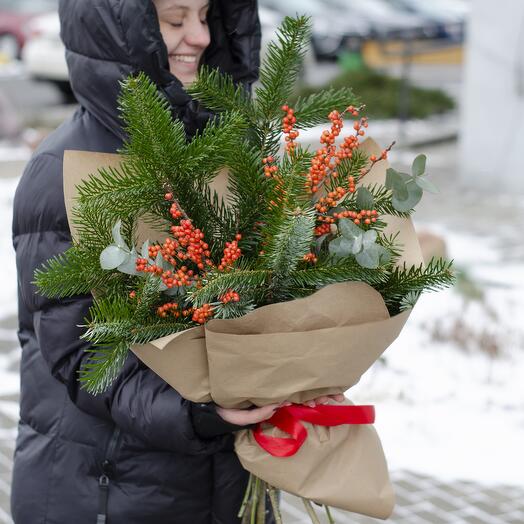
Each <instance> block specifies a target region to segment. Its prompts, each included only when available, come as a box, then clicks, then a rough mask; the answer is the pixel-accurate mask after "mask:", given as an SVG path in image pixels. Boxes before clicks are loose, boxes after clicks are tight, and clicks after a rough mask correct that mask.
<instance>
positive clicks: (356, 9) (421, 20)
mask: <svg viewBox="0 0 524 524" xmlns="http://www.w3.org/2000/svg"><path fill="white" fill-rule="evenodd" d="M324 2H325V3H326V4H328V5H330V6H331V7H332V8H334V9H337V10H338V12H339V16H340V17H347V18H353V17H355V16H356V17H358V18H359V19H364V20H366V21H367V23H368V24H369V26H370V36H371V37H372V38H378V39H381V40H387V39H391V40H396V39H410V38H434V37H435V36H436V35H437V34H438V32H439V28H438V27H436V24H435V23H434V22H433V21H428V19H427V18H426V17H422V16H420V15H418V14H416V13H412V12H407V10H406V9H404V8H402V9H395V8H393V7H392V6H391V5H390V4H389V3H388V2H387V1H386V0H365V1H362V0H324Z"/></svg>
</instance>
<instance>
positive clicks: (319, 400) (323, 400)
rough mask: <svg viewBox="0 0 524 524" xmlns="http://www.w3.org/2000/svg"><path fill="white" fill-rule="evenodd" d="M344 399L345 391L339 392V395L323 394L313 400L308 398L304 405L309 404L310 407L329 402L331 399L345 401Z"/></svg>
mask: <svg viewBox="0 0 524 524" xmlns="http://www.w3.org/2000/svg"><path fill="white" fill-rule="evenodd" d="M344 399H345V397H344V395H343V393H339V394H337V395H322V396H320V397H317V398H315V399H313V400H308V401H307V402H304V405H306V406H309V407H310V408H314V407H315V406H321V405H324V404H329V402H330V401H331V400H334V401H335V402H344Z"/></svg>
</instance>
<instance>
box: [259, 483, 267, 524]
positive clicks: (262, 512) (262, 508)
mask: <svg viewBox="0 0 524 524" xmlns="http://www.w3.org/2000/svg"><path fill="white" fill-rule="evenodd" d="M265 522H266V483H265V482H264V481H263V480H261V481H260V492H259V499H258V508H257V524H265Z"/></svg>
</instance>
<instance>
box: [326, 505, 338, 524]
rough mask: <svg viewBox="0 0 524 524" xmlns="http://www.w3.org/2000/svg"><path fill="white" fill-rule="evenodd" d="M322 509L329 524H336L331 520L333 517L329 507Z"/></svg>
mask: <svg viewBox="0 0 524 524" xmlns="http://www.w3.org/2000/svg"><path fill="white" fill-rule="evenodd" d="M324 508H325V510H326V515H327V518H328V522H329V524H336V523H335V519H334V518H333V515H331V510H330V509H329V506H324Z"/></svg>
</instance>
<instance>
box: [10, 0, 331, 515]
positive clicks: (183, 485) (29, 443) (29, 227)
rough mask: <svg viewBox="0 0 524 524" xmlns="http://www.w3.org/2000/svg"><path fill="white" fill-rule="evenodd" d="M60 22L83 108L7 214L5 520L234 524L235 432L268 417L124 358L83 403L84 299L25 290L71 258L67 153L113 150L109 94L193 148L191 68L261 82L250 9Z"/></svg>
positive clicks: (141, 9)
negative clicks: (10, 293) (181, 134)
mask: <svg viewBox="0 0 524 524" xmlns="http://www.w3.org/2000/svg"><path fill="white" fill-rule="evenodd" d="M60 16H61V23H62V38H63V40H64V43H65V45H66V48H67V62H68V66H69V71H70V79H71V85H72V88H73V91H74V93H75V96H76V97H77V99H78V101H79V103H80V107H79V109H78V110H77V111H76V113H75V114H74V116H73V117H72V118H71V119H70V120H68V121H67V122H65V123H64V124H63V125H62V126H61V127H60V128H59V129H57V130H56V131H55V132H54V133H53V134H52V135H51V136H50V137H49V138H48V139H47V140H46V141H45V142H44V143H43V144H42V145H41V147H40V148H39V149H38V151H37V152H36V153H35V155H34V156H33V158H32V159H31V161H30V162H29V164H28V166H27V168H26V171H25V173H24V175H23V177H22V179H21V181H20V184H19V187H18V189H17V193H16V197H15V202H14V220H13V242H14V246H15V249H16V256H17V267H18V282H19V323H20V327H19V339H20V343H21V346H22V349H23V351H22V363H21V406H20V423H19V433H18V439H17V445H16V451H15V465H14V473H13V484H12V513H13V517H14V519H15V522H16V524H37V523H44V522H45V523H47V524H52V523H56V524H70V523H75V524H95V523H103V522H106V521H107V522H109V523H110V524H124V523H125V524H144V523H149V522H151V523H154V524H168V523H169V524H233V523H235V522H237V521H238V519H237V517H236V514H237V511H238V508H239V506H240V502H241V498H242V495H243V490H244V487H245V484H246V477H247V474H246V472H245V471H243V469H242V467H241V466H240V464H239V462H238V459H237V458H236V455H235V454H234V453H233V451H232V450H233V447H232V443H233V437H232V435H233V431H235V430H238V429H241V428H242V427H245V426H246V425H248V424H252V423H256V422H257V421H261V420H265V419H267V418H268V417H270V416H271V414H272V413H273V411H274V409H275V408H276V406H268V407H266V408H259V409H254V410H249V411H246V410H226V409H222V408H218V411H217V408H216V407H215V406H213V405H206V404H197V405H195V404H193V403H191V402H188V401H186V400H185V399H183V398H181V397H180V395H179V394H178V393H177V392H176V391H175V390H174V389H172V388H171V387H170V386H169V385H168V384H166V383H165V382H164V381H162V380H161V379H160V378H159V377H158V376H157V375H155V374H154V373H153V372H152V371H150V370H149V369H148V368H146V367H145V366H144V365H142V364H141V362H139V361H138V360H137V359H136V358H135V357H134V355H132V354H129V357H128V359H127V362H126V364H125V368H124V369H123V371H122V373H121V374H120V375H119V377H118V379H117V381H116V382H115V383H114V384H113V386H112V387H111V388H110V389H109V390H108V391H107V392H106V393H104V394H102V395H98V396H96V397H95V396H92V395H90V394H88V393H86V392H85V391H84V390H82V389H80V387H79V383H78V380H77V374H78V370H79V369H80V368H81V366H82V364H83V363H84V360H85V359H86V358H88V355H87V354H86V353H85V351H84V350H85V349H86V346H85V343H83V342H82V341H80V340H79V335H80V334H81V329H80V328H78V327H77V326H78V325H79V324H82V323H83V320H84V318H85V317H86V315H87V312H88V309H89V307H90V305H91V297H90V296H80V297H74V298H71V299H66V300H48V299H46V298H44V297H42V296H40V295H38V294H36V293H35V288H34V286H33V284H32V283H31V282H32V280H33V273H34V270H35V269H36V268H38V267H39V266H40V265H41V264H42V263H43V262H45V261H46V260H47V259H49V258H50V257H52V256H55V255H57V254H58V253H61V252H63V251H65V250H66V249H67V248H68V247H69V246H70V240H71V239H70V231H69V228H68V223H67V217H66V212H65V208H64V201H63V189H62V160H63V152H64V150H67V149H77V150H87V151H100V152H107V153H114V152H115V151H117V150H118V149H119V148H120V147H121V146H122V143H123V140H124V139H125V136H124V133H123V131H122V127H121V121H120V120H119V115H118V111H117V97H118V94H119V81H120V80H122V79H123V78H125V77H126V76H128V75H129V74H132V73H136V72H138V71H145V72H146V73H147V74H148V75H149V76H150V77H151V78H152V79H153V80H154V82H155V83H156V84H157V85H158V87H159V89H160V90H161V91H162V92H163V93H164V95H165V96H166V97H167V99H168V100H169V102H170V104H171V106H172V108H173V112H174V114H176V115H177V116H178V117H179V118H181V119H182V120H183V122H184V124H185V126H186V131H187V134H188V136H191V135H192V134H194V132H195V131H196V130H197V129H199V128H201V127H202V126H203V125H204V124H205V122H206V120H207V119H208V118H209V115H208V114H206V113H205V112H204V111H202V110H200V108H199V107H198V104H197V103H195V102H194V101H193V100H191V98H190V97H189V96H188V95H187V93H186V92H185V91H184V89H183V84H187V83H190V82H191V81H192V80H194V78H195V75H196V72H197V67H198V64H199V63H200V62H203V63H207V64H209V65H211V66H216V67H219V68H220V69H221V70H222V71H225V72H228V73H230V74H232V75H233V78H234V80H235V81H236V82H239V83H242V84H244V85H245V87H246V89H250V87H251V84H252V83H253V82H254V80H255V79H256V77H257V73H258V66H259V46H260V27H259V21H258V16H257V9H256V0H237V1H231V0H222V1H220V0H216V1H215V2H213V4H212V5H211V6H209V5H208V4H207V0H155V1H154V2H152V1H151V0H125V1H124V0H119V1H117V0H92V1H86V0H62V1H61V3H60ZM319 400H320V401H325V400H326V399H319Z"/></svg>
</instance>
